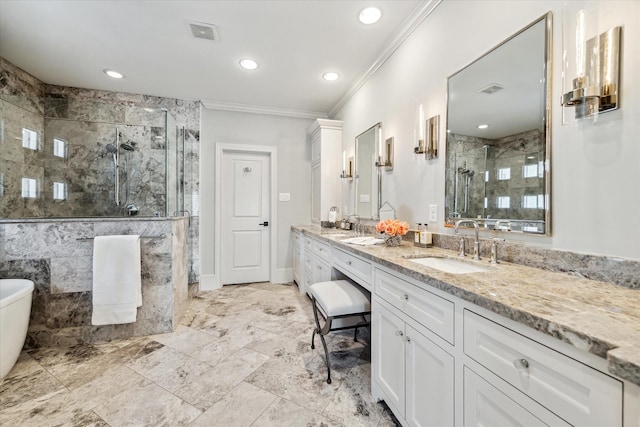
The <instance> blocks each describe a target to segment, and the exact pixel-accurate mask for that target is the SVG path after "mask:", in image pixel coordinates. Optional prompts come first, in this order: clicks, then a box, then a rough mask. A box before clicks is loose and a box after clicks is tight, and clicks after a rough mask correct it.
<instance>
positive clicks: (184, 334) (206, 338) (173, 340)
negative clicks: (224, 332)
mask: <svg viewBox="0 0 640 427" xmlns="http://www.w3.org/2000/svg"><path fill="white" fill-rule="evenodd" d="M153 339H154V340H155V341H157V342H159V343H162V344H164V345H166V346H167V347H171V348H173V349H175V350H178V351H179V352H181V353H185V354H193V353H195V352H198V351H200V350H202V349H203V348H204V347H206V346H208V345H209V344H213V343H215V342H216V341H217V339H216V338H215V337H213V336H211V335H209V334H205V333H204V332H201V331H198V330H196V329H192V328H189V327H187V326H183V325H178V327H177V328H176V330H175V331H174V332H173V333H169V334H161V335H154V336H153Z"/></svg>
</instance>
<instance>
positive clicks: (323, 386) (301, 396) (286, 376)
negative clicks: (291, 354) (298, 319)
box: [246, 354, 340, 412]
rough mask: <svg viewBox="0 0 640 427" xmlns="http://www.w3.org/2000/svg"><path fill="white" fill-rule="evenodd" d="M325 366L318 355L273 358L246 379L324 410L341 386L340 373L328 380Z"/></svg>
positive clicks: (283, 396) (302, 403) (297, 402)
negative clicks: (330, 380) (287, 358)
mask: <svg viewBox="0 0 640 427" xmlns="http://www.w3.org/2000/svg"><path fill="white" fill-rule="evenodd" d="M326 372H327V371H326V368H325V367H324V361H323V359H321V358H320V356H319V355H316V354H310V355H307V356H300V357H298V358H296V359H294V360H284V359H282V358H271V359H269V360H268V361H267V362H265V363H264V364H263V365H262V366H261V367H260V368H258V369H257V370H256V371H255V372H254V373H253V374H251V375H249V377H248V378H247V379H246V381H247V382H248V383H250V384H253V385H255V386H256V387H260V388H261V389H263V390H266V391H269V392H271V393H273V394H275V395H277V396H279V397H282V398H285V399H288V400H290V401H292V402H294V403H296V404H298V405H300V406H304V407H305V408H307V409H311V410H313V411H317V412H321V411H322V410H323V409H324V408H325V407H326V406H327V404H328V403H329V401H330V400H331V397H332V396H333V394H334V393H335V391H336V390H337V389H338V387H339V386H340V375H336V376H334V377H333V378H332V383H331V384H327V377H326Z"/></svg>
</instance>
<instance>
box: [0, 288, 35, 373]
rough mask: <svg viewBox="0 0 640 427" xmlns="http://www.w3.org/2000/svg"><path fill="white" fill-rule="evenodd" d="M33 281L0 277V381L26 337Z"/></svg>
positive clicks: (12, 363) (18, 352) (15, 358)
mask: <svg viewBox="0 0 640 427" xmlns="http://www.w3.org/2000/svg"><path fill="white" fill-rule="evenodd" d="M32 294H33V282H32V281H31V280H23V279H0V383H1V382H2V381H3V380H4V377H6V376H7V374H8V373H9V371H10V370H11V368H13V365H15V363H16V361H17V360H18V357H20V351H21V350H22V346H23V345H24V340H25V339H26V337H27V329H28V328H29V316H30V315H31V295H32Z"/></svg>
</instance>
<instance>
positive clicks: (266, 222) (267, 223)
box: [258, 221, 269, 227]
mask: <svg viewBox="0 0 640 427" xmlns="http://www.w3.org/2000/svg"><path fill="white" fill-rule="evenodd" d="M258 225H264V226H265V227H268V226H269V221H265V222H263V223H261V224H258Z"/></svg>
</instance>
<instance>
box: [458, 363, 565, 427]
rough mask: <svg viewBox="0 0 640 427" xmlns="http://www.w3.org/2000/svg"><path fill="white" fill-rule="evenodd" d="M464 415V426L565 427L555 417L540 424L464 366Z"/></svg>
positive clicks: (532, 416) (527, 412) (539, 421)
mask: <svg viewBox="0 0 640 427" xmlns="http://www.w3.org/2000/svg"><path fill="white" fill-rule="evenodd" d="M463 412H464V426H465V427H487V426H491V427H542V426H568V424H566V423H565V422H564V421H562V420H561V419H560V418H557V417H553V418H554V419H552V420H551V422H549V420H547V422H543V421H542V420H540V419H539V418H538V417H536V416H534V415H533V414H532V413H531V412H529V411H527V410H526V409H524V408H523V407H522V406H520V405H518V404H517V403H516V402H515V401H513V400H512V399H510V398H509V397H508V396H507V395H506V394H504V393H502V392H501V391H500V390H498V389H497V388H495V387H494V386H492V385H491V384H489V383H488V382H486V381H485V380H483V379H482V378H481V377H480V376H478V375H477V374H476V373H475V372H473V371H472V370H471V369H469V368H468V367H466V366H465V368H464V409H463Z"/></svg>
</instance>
